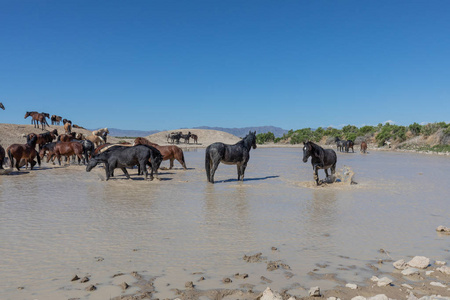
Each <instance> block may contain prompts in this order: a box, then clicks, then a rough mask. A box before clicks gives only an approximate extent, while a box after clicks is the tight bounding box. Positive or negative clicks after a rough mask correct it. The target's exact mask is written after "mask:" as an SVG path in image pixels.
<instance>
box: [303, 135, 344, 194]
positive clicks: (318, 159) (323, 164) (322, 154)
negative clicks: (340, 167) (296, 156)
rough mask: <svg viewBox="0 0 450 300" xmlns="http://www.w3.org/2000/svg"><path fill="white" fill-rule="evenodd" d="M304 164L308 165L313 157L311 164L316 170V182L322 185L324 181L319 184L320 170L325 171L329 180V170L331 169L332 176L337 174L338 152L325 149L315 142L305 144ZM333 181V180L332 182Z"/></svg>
mask: <svg viewBox="0 0 450 300" xmlns="http://www.w3.org/2000/svg"><path fill="white" fill-rule="evenodd" d="M303 145H304V146H303V162H304V163H306V162H307V161H308V158H309V157H310V156H311V164H312V167H313V170H314V180H315V181H316V184H317V185H320V184H321V183H322V182H323V181H321V182H320V183H319V174H318V171H319V169H323V170H324V171H325V174H326V175H327V182H328V181H329V180H328V179H329V178H328V170H327V169H331V175H334V174H335V173H336V162H337V156H336V152H334V150H332V149H323V148H322V147H320V146H319V145H316V144H314V143H313V142H306V143H303ZM332 181H333V180H332Z"/></svg>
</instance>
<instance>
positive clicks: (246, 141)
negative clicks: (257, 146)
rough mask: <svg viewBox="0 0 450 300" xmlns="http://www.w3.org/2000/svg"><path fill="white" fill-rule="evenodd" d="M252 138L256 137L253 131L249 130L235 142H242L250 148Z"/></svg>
mask: <svg viewBox="0 0 450 300" xmlns="http://www.w3.org/2000/svg"><path fill="white" fill-rule="evenodd" d="M253 139H256V135H255V133H253V132H249V133H248V134H247V135H246V136H245V137H244V138H243V139H242V140H240V141H239V142H237V143H236V145H237V144H239V143H242V144H244V145H245V146H246V147H248V148H251V146H252V140H253Z"/></svg>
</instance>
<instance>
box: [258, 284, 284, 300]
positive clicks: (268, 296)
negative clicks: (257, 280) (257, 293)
mask: <svg viewBox="0 0 450 300" xmlns="http://www.w3.org/2000/svg"><path fill="white" fill-rule="evenodd" d="M260 300H283V297H281V295H280V294H278V293H276V292H273V291H272V290H271V289H270V288H269V287H268V288H266V290H265V291H264V292H263V295H262V297H261V298H260Z"/></svg>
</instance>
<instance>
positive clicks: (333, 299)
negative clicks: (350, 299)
mask: <svg viewBox="0 0 450 300" xmlns="http://www.w3.org/2000/svg"><path fill="white" fill-rule="evenodd" d="M327 300H341V298H336V297H328V298H327Z"/></svg>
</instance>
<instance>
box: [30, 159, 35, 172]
mask: <svg viewBox="0 0 450 300" xmlns="http://www.w3.org/2000/svg"><path fill="white" fill-rule="evenodd" d="M30 165H31V167H30V170H33V167H34V166H35V165H36V162H35V161H34V159H32V160H30Z"/></svg>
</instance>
